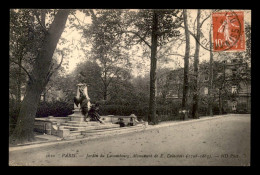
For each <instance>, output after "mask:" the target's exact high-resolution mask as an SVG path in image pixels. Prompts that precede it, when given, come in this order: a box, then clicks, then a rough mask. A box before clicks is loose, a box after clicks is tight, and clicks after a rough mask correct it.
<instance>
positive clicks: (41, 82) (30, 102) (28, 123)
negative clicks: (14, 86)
mask: <svg viewBox="0 0 260 175" xmlns="http://www.w3.org/2000/svg"><path fill="white" fill-rule="evenodd" d="M68 15H69V10H58V11H57V12H56V11H55V14H54V15H53V21H52V23H50V24H49V25H46V26H44V24H45V23H44V22H43V21H44V17H42V21H41V20H40V19H39V16H38V15H37V14H36V19H37V20H38V22H39V24H40V26H41V27H42V30H43V31H44V37H43V41H42V43H41V47H40V49H39V50H38V51H37V52H36V53H37V54H36V59H35V60H34V64H33V66H32V70H31V73H30V74H29V73H28V77H29V80H28V84H27V87H26V93H25V94H26V95H25V97H24V99H23V102H22V104H21V109H20V112H19V116H18V120H17V124H16V127H15V129H14V132H13V134H12V135H11V137H10V141H11V142H14V143H17V142H23V141H31V140H32V139H33V138H34V134H33V126H34V118H35V114H36V111H37V107H38V104H39V100H40V95H41V93H42V92H43V90H44V88H45V86H46V84H47V83H48V81H49V79H50V77H51V75H52V74H53V72H52V71H50V67H51V62H52V58H53V53H54V51H55V49H56V46H57V43H58V41H59V39H60V36H61V34H62V32H63V30H64V28H65V24H66V20H67V17H68ZM43 16H44V15H43ZM19 66H21V65H19Z"/></svg>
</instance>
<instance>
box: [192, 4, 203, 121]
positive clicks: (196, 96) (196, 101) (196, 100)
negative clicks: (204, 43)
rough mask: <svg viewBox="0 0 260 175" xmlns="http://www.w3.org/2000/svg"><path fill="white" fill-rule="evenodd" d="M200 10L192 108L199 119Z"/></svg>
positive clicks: (195, 116) (193, 114)
mask: <svg viewBox="0 0 260 175" xmlns="http://www.w3.org/2000/svg"><path fill="white" fill-rule="evenodd" d="M200 26H201V24H200V9H198V13H197V30H196V32H197V34H196V49H195V54H194V63H193V65H194V72H193V74H194V75H193V76H194V77H193V78H194V82H193V106H192V117H193V118H195V119H197V118H199V114H198V105H199V91H198V65H199V51H200Z"/></svg>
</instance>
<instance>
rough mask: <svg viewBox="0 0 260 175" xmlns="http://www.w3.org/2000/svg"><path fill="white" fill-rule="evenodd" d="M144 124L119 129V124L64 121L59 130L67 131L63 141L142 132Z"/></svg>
mask: <svg viewBox="0 0 260 175" xmlns="http://www.w3.org/2000/svg"><path fill="white" fill-rule="evenodd" d="M143 128H144V124H143V123H140V124H137V125H135V126H127V127H120V125H119V124H113V123H104V124H100V123H99V122H80V121H66V122H64V123H61V124H60V126H59V130H69V134H67V135H64V136H63V139H65V140H69V139H77V138H84V137H91V136H98V135H111V134H114V135H116V134H122V133H127V132H131V131H137V130H142V129H143Z"/></svg>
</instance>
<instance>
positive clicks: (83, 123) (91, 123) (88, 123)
mask: <svg viewBox="0 0 260 175" xmlns="http://www.w3.org/2000/svg"><path fill="white" fill-rule="evenodd" d="M65 123H70V124H75V125H88V126H98V125H100V123H99V122H80V121H67V122H65ZM65 123H62V124H65Z"/></svg>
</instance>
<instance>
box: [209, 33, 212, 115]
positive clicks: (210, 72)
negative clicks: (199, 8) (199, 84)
mask: <svg viewBox="0 0 260 175" xmlns="http://www.w3.org/2000/svg"><path fill="white" fill-rule="evenodd" d="M209 43H210V60H209V102H208V103H209V106H208V111H209V115H210V116H213V111H212V106H213V92H212V90H213V52H212V48H213V47H212V39H211V29H210V31H209Z"/></svg>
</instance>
